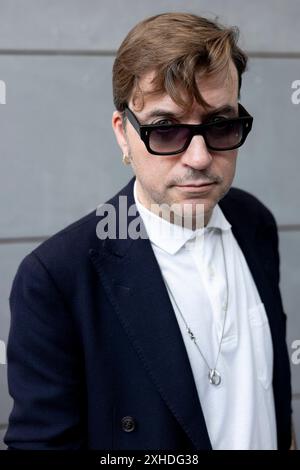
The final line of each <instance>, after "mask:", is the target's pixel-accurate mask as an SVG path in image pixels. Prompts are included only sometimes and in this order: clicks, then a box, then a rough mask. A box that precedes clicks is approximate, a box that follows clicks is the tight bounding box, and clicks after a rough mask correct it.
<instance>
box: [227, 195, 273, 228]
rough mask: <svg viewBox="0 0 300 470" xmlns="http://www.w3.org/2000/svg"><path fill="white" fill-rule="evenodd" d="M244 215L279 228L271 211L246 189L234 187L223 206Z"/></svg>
mask: <svg viewBox="0 0 300 470" xmlns="http://www.w3.org/2000/svg"><path fill="white" fill-rule="evenodd" d="M222 205H223V207H224V208H229V207H230V209H231V210H234V211H236V212H237V213H239V214H244V215H246V216H247V218H249V219H250V220H252V219H253V220H256V221H257V222H258V223H262V224H267V225H273V226H276V227H277V223H276V220H275V217H274V215H273V213H272V212H271V210H270V209H269V208H268V207H267V206H266V205H265V204H264V203H263V202H262V201H260V199H258V198H257V197H256V196H254V195H253V194H251V193H249V192H248V191H245V190H244V189H240V188H236V187H232V188H230V190H229V191H228V193H227V194H226V196H225V197H224V199H223V200H222V201H221V206H222Z"/></svg>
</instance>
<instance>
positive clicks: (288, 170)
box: [0, 0, 300, 446]
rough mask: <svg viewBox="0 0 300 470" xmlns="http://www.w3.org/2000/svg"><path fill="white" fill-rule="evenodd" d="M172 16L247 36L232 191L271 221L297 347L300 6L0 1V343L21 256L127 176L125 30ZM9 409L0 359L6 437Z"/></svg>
mask: <svg viewBox="0 0 300 470" xmlns="http://www.w3.org/2000/svg"><path fill="white" fill-rule="evenodd" d="M165 11H189V12H193V13H198V14H203V15H206V16H209V17H210V18H214V17H215V16H218V18H219V20H220V21H221V22H223V23H225V24H230V25H237V26H239V27H240V29H241V38H240V43H241V45H242V46H243V47H245V48H246V50H247V51H248V52H249V54H250V63H249V71H248V72H247V74H246V75H245V78H244V84H243V90H242V96H241V101H242V103H243V104H244V105H245V106H246V108H247V109H249V111H250V112H251V113H252V114H253V115H254V116H255V123H254V129H253V132H252V134H251V135H250V136H249V139H248V141H247V145H246V146H245V147H244V148H243V149H242V150H241V151H240V155H239V163H238V170H237V176H236V180H235V185H237V186H239V187H242V188H244V189H246V190H248V191H250V192H252V193H253V194H255V195H257V196H258V197H259V198H260V199H261V200H262V201H263V202H264V203H265V204H266V205H267V206H269V207H270V208H271V210H272V211H273V213H274V215H275V216H276V219H277V221H278V224H279V228H280V248H281V259H282V270H281V271H282V280H281V285H282V294H283V300H284V305H285V310H286V312H287V314H288V346H289V349H290V352H291V353H292V348H291V344H292V342H293V341H294V340H296V339H300V316H299V313H298V304H299V284H300V236H299V234H300V215H299V195H298V190H299V171H300V155H299V143H300V142H299V121H300V104H299V105H297V104H293V103H292V100H291V95H292V92H293V90H292V88H291V86H292V82H293V81H295V80H300V30H299V18H300V2H299V0H286V1H284V2H283V1H282V0H260V1H258V0H254V1H252V2H248V1H247V0H201V1H200V0H199V1H197V0H185V1H183V0H181V1H179V0H157V1H152V2H146V1H143V0H142V1H141V0H127V1H126V2H125V1H121V0H109V1H103V0H102V1H100V0H99V1H96V0H26V2H25V1H22V0H0V83H2V84H3V83H5V84H6V104H2V102H3V100H1V97H0V122H1V139H0V220H1V223H0V281H1V282H0V340H2V341H6V339H7V334H8V328H9V308H8V295H9V291H10V287H11V282H12V279H13V276H14V274H15V272H16V269H17V266H18V264H19V263H20V261H21V259H22V258H23V257H24V256H25V255H26V254H27V253H28V252H29V251H31V250H32V249H33V248H34V247H35V246H36V245H37V244H38V243H40V241H41V240H43V239H44V238H46V237H48V236H50V235H51V234H53V233H54V232H55V231H57V230H58V229H60V228H62V227H64V226H65V225H67V224H68V223H70V222H72V221H74V220H76V219H77V218H79V217H80V216H82V215H84V214H85V213H87V212H88V211H90V210H92V209H93V208H94V207H96V205H97V204H99V203H100V202H104V201H105V200H106V199H107V198H108V197H109V196H111V195H113V194H114V193H115V192H116V191H117V190H118V189H119V188H120V187H121V185H123V184H125V183H126V181H127V180H128V179H129V177H130V176H131V173H130V170H128V169H126V168H125V167H124V166H123V165H122V164H121V154H120V151H119V148H118V147H117V144H116V143H115V141H114V136H113V133H112V130H111V125H110V120H111V113H112V111H113V104H112V96H111V67H112V63H113V59H114V54H115V50H116V48H117V47H118V45H119V44H120V42H121V40H122V39H123V37H124V36H125V34H126V33H127V32H128V30H129V29H130V28H131V27H132V26H133V25H134V24H135V23H136V22H137V21H139V20H140V19H142V18H144V17H146V16H149V15H152V14H157V13H161V12H165ZM1 81H2V82H1ZM1 90H2V91H3V87H2V88H0V92H1ZM0 351H1V350H0ZM292 373H293V393H294V400H293V404H294V412H295V422H296V428H297V432H298V440H299V441H300V365H292ZM10 408H11V399H10V397H9V395H8V392H7V380H6V366H5V365H1V357H0V440H1V439H2V437H1V436H2V435H3V433H4V430H5V427H6V423H7V419H8V414H9V410H10ZM0 446H1V444H0Z"/></svg>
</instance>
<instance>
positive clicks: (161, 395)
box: [5, 13, 291, 451]
mask: <svg viewBox="0 0 300 470" xmlns="http://www.w3.org/2000/svg"><path fill="white" fill-rule="evenodd" d="M236 39H237V38H236V32H235V30H233V29H230V28H224V27H221V26H220V25H218V24H216V23H214V22H211V21H208V20H206V19H205V18H201V17H198V16H194V15H189V14H176V13H172V14H163V15H158V16H155V17H152V18H149V19H147V20H145V21H143V22H141V23H139V24H138V25H137V26H136V27H135V28H133V30H132V31H131V32H130V33H129V34H128V36H127V37H126V39H125V40H124V42H123V43H122V45H121V47H120V49H119V51H118V53H117V57H116V60H115V63H114V69H113V93H114V102H115V106H116V111H115V112H114V114H113V118H112V125H113V129H114V132H115V135H116V138H117V141H118V143H119V145H120V147H121V149H122V152H123V155H124V156H123V161H124V163H130V164H131V165H132V169H133V172H134V174H135V177H134V178H133V179H132V180H131V181H130V182H129V184H128V185H127V186H126V187H125V188H123V189H122V190H121V191H120V192H119V193H118V194H117V195H116V196H114V197H113V198H112V199H111V200H110V201H109V203H108V204H106V205H105V210H103V208H102V209H101V207H100V208H99V209H98V210H97V211H96V212H95V211H93V212H92V213H91V214H89V215H87V216H86V217H85V218H83V219H81V220H80V221H78V222H76V223H74V224H73V225H71V226H70V227H68V228H66V229H65V230H63V231H62V232H60V233H58V234H56V235H55V236H54V237H52V238H50V239H49V240H48V241H46V242H45V243H43V244H42V245H41V246H39V247H38V248H37V249H35V250H34V251H33V252H32V253H31V254H29V255H28V256H27V257H26V258H25V259H24V260H23V262H22V263H21V265H20V267H19V270H18V273H17V275H16V277H15V280H14V284H13V288H12V292H11V296H10V303H11V312H12V323H11V330H10V337H9V344H8V378H9V387H10V393H11V395H12V397H13V398H14V408H13V410H12V413H11V417H10V422H9V428H8V432H7V434H6V439H5V441H6V443H7V445H8V446H9V447H10V448H17V449H80V448H90V449H118V450H125V449H173V450H180V451H183V450H184V451H192V450H202V449H276V448H279V449H288V448H289V447H290V445H291V388H290V370H289V359H288V354H287V348H286V344H285V329H286V326H285V323H286V317H285V314H284V312H283V309H282V302H281V296H280V292H279V287H278V283H279V256H278V236H277V229H276V224H275V221H274V218H273V216H272V215H271V213H270V212H269V210H268V209H266V208H265V207H264V206H263V205H262V204H261V203H260V202H259V201H258V200H257V199H256V198H254V197H253V196H251V195H250V194H248V193H245V192H243V191H241V190H238V189H230V186H231V184H232V180H233V177H234V173H235V166H236V160H237V153H238V148H239V147H240V146H241V145H242V144H243V143H244V141H245V139H246V137H247V134H248V133H249V132H250V130H251V125H252V117H251V116H250V115H249V114H248V113H247V111H246V110H245V109H244V108H243V107H242V105H241V104H239V103H238V99H239V91H240V86H241V81H242V80H241V77H242V73H243V72H244V70H245V67H246V62H247V58H246V56H245V54H244V53H243V52H242V51H241V50H240V48H239V47H238V46H237V43H236ZM124 200H126V203H127V207H128V208H130V209H129V210H128V219H126V223H125V229H126V230H125V232H126V234H125V236H124ZM134 204H135V206H133V207H135V208H137V209H138V213H136V212H135V211H134V210H133V211H132V205H134ZM199 207H200V209H202V212H201V210H200V211H199ZM110 208H113V209H114V210H115V212H116V217H115V218H114V217H113V213H111V214H109V212H110ZM107 214H108V215H107ZM109 215H110V217H109ZM125 215H126V216H127V212H126V213H125ZM137 215H139V218H138V221H139V222H140V233H138V229H137V225H136V222H137V219H136V217H137ZM112 221H117V227H115V229H116V230H115V232H114V230H113V228H112V227H111V225H110V224H111V223H112ZM133 223H135V225H132V224H133ZM106 224H108V226H109V227H108V230H107V232H108V235H109V236H107V237H105V230H104V226H105V225H106ZM121 226H123V228H122V227H121ZM132 227H135V229H136V230H135V231H134V230H132ZM170 228H172V230H170ZM121 229H122V230H121ZM120 232H122V235H120ZM115 233H116V234H117V236H115ZM106 235H107V233H106ZM137 235H140V236H137ZM145 235H146V236H145Z"/></svg>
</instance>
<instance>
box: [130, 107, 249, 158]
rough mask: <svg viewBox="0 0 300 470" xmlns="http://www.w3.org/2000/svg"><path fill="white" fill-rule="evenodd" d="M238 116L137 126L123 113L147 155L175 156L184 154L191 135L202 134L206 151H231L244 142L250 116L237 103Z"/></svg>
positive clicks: (132, 115) (133, 118)
mask: <svg viewBox="0 0 300 470" xmlns="http://www.w3.org/2000/svg"><path fill="white" fill-rule="evenodd" d="M238 109H239V116H238V117H235V118H223V117H220V118H218V120H216V121H212V122H208V123H206V124H140V122H139V120H138V119H137V117H136V116H135V114H134V113H133V112H132V111H131V109H129V108H128V107H126V108H125V110H124V112H125V115H126V116H127V118H128V119H129V121H130V122H131V124H132V125H133V127H134V128H135V130H136V131H137V133H138V134H139V136H140V138H141V139H142V141H143V142H144V143H145V145H146V148H147V150H148V152H149V153H152V154H153V155H162V156H163V155H176V154H178V153H181V152H184V151H185V150H186V149H187V148H188V146H189V145H190V142H191V140H192V138H193V136H194V135H202V136H203V139H204V141H205V144H206V146H207V148H208V149H210V150H216V151H223V150H233V149H236V148H238V147H240V146H241V145H243V143H244V142H245V140H246V137H247V135H248V134H249V132H250V131H251V128H252V122H253V117H252V116H250V114H249V113H248V112H247V111H246V109H245V108H244V107H243V106H242V105H241V104H240V103H239V105H238Z"/></svg>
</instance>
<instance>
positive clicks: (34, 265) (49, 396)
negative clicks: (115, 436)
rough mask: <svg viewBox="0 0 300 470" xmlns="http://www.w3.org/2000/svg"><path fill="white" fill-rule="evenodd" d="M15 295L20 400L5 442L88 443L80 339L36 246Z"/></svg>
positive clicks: (15, 392) (14, 366)
mask: <svg viewBox="0 0 300 470" xmlns="http://www.w3.org/2000/svg"><path fill="white" fill-rule="evenodd" d="M9 300H10V308H11V327H10V333H9V340H8V347H7V359H8V385H9V392H10V395H11V396H12V398H13V400H14V406H13V410H12V412H11V415H10V419H9V425H8V430H7V433H6V436H5V440H4V442H5V443H6V445H7V446H8V448H9V449H79V448H81V447H84V441H85V437H84V423H83V419H82V412H81V409H82V408H83V400H84V396H83V391H82V389H81V387H82V385H80V384H82V383H83V381H82V380H80V376H81V373H82V370H81V363H80V359H79V358H80V354H79V350H78V349H79V342H78V340H76V332H75V327H74V324H73V321H72V317H71V314H70V312H69V311H68V309H67V306H66V305H65V303H64V299H63V297H62V295H61V293H60V291H59V290H58V288H57V286H56V285H55V282H54V280H53V279H52V278H51V276H50V274H49V273H48V271H47V269H46V267H45V266H44V265H43V264H42V262H41V261H40V259H39V258H38V256H37V255H36V254H35V253H34V252H33V253H31V254H30V255H28V256H27V257H26V258H25V259H24V260H23V262H22V263H21V265H20V267H19V269H18V271H17V274H16V276H15V279H14V282H13V286H12V290H11V294H10V299H9Z"/></svg>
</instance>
